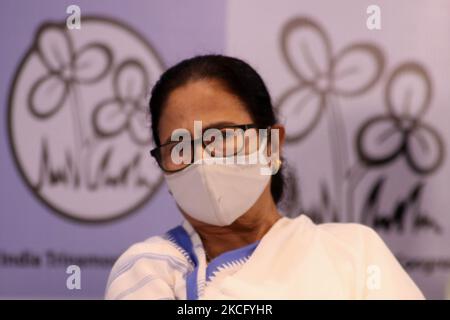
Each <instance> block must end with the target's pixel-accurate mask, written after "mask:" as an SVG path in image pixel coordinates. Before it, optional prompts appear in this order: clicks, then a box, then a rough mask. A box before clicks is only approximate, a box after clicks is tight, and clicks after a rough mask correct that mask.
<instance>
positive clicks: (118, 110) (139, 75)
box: [92, 60, 150, 145]
mask: <svg viewBox="0 0 450 320" xmlns="http://www.w3.org/2000/svg"><path fill="white" fill-rule="evenodd" d="M149 83H150V81H149V79H148V75H147V73H146V72H145V69H144V67H143V66H142V64H141V63H139V61H136V60H126V61H124V62H122V63H121V64H120V65H119V66H118V67H117V69H116V71H115V73H114V76H113V92H114V93H115V96H114V97H112V98H110V99H106V100H104V101H102V102H100V103H99V104H98V105H97V106H96V107H95V108H94V112H93V113H92V126H93V128H94V130H95V132H96V134H97V135H98V136H100V137H103V138H107V137H114V136H116V135H118V134H120V133H122V132H124V131H126V132H128V134H129V136H130V138H131V140H133V142H134V143H136V144H138V145H148V144H149V143H150V129H149V127H148V126H147V125H146V123H145V119H146V107H145V105H146V103H145V98H146V92H147V90H148V88H149V86H150V85H149Z"/></svg>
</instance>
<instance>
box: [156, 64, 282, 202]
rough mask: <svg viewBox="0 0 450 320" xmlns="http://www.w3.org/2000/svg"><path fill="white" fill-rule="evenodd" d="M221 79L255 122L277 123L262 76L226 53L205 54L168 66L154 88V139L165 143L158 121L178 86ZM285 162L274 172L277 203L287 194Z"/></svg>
mask: <svg viewBox="0 0 450 320" xmlns="http://www.w3.org/2000/svg"><path fill="white" fill-rule="evenodd" d="M202 79H205V80H206V79H210V80H218V81H220V83H221V84H223V86H224V88H225V89H227V91H229V92H230V93H231V94H233V95H235V96H236V97H237V98H239V100H240V101H241V102H243V105H244V107H245V108H246V109H247V111H248V113H249V114H250V116H251V117H252V120H253V121H254V123H255V124H256V125H257V126H259V127H268V126H272V125H274V124H276V123H277V118H276V115H275V112H274V108H273V105H272V101H271V98H270V94H269V91H268V90H267V87H266V85H265V84H264V81H263V79H262V78H261V76H260V75H259V74H258V73H257V72H256V71H255V70H254V69H253V68H252V67H251V66H250V65H249V64H248V63H246V62H244V61H242V60H240V59H237V58H233V57H227V56H223V55H202V56H196V57H193V58H190V59H186V60H183V61H181V62H179V63H178V64H176V65H174V66H172V67H171V68H169V69H168V70H166V71H165V72H164V73H163V74H162V75H161V77H160V78H159V80H158V81H157V82H156V84H155V86H154V87H153V89H152V92H151V98H150V103H149V109H150V115H151V127H152V133H153V139H154V141H155V144H156V145H157V146H160V145H161V141H160V138H159V133H158V125H159V120H160V117H161V113H162V110H163V108H164V105H165V104H166V102H167V99H168V97H169V95H170V94H171V93H172V91H174V90H175V89H177V88H179V87H181V86H183V85H185V84H187V83H189V82H192V81H195V80H202ZM282 169H283V166H281V167H280V169H279V170H278V172H277V173H276V174H275V175H273V176H272V181H271V186H270V190H271V193H272V197H273V199H274V201H275V203H279V201H280V200H281V197H282V195H283V189H284V178H283V172H282V171H283V170H282Z"/></svg>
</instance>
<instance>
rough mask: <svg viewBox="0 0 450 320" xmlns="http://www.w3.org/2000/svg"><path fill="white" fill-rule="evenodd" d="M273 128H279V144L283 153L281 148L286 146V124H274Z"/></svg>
mask: <svg viewBox="0 0 450 320" xmlns="http://www.w3.org/2000/svg"><path fill="white" fill-rule="evenodd" d="M271 129H278V146H279V148H280V153H281V149H282V148H283V146H284V139H285V136H286V130H285V129H284V126H283V125H282V124H279V123H277V124H274V125H273V126H271Z"/></svg>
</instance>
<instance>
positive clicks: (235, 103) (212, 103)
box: [158, 79, 253, 144]
mask: <svg viewBox="0 0 450 320" xmlns="http://www.w3.org/2000/svg"><path fill="white" fill-rule="evenodd" d="M194 121H202V128H203V129H204V130H205V129H207V128H215V127H218V126H219V127H220V126H223V125H238V124H249V123H252V122H253V121H252V118H251V116H250V114H249V113H248V112H247V110H246V109H245V107H244V105H243V103H242V102H241V101H240V100H239V98H237V97H236V96H234V95H232V94H231V93H229V92H227V91H226V90H225V88H224V86H223V85H222V84H221V83H220V82H219V81H218V80H209V79H207V80H197V81H193V82H189V83H188V84H186V85H184V86H181V87H179V88H177V89H175V90H174V91H173V92H172V93H171V94H170V95H169V98H168V100H167V102H166V105H165V106H164V109H163V112H162V114H161V119H160V122H159V128H158V129H159V138H160V141H161V143H162V144H163V143H165V142H169V141H170V137H171V135H172V132H173V131H174V130H176V129H180V128H183V129H187V130H189V132H190V133H191V136H192V137H193V134H194Z"/></svg>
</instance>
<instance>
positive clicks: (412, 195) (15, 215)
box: [0, 0, 450, 298]
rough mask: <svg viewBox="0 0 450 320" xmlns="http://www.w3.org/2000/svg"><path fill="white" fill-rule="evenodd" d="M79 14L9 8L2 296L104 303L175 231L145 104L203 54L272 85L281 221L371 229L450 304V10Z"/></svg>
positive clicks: (153, 4)
mask: <svg viewBox="0 0 450 320" xmlns="http://www.w3.org/2000/svg"><path fill="white" fill-rule="evenodd" d="M72 4H73V3H72V2H69V1H57V0H43V1H39V2H37V1H20V2H18V1H12V0H5V1H2V2H1V3H0V8H1V10H0V12H1V21H0V26H1V28H0V34H1V40H2V42H3V43H4V45H3V46H2V60H1V61H0V70H1V75H0V81H1V82H0V96H1V98H2V105H1V112H2V117H1V119H2V125H1V126H0V127H1V134H0V150H1V152H0V157H1V160H0V175H1V179H0V298H80V297H81V298H102V297H103V293H104V289H105V285H106V279H107V276H108V274H109V271H110V268H111V267H112V264H113V263H114V261H115V260H116V259H117V257H118V256H119V255H120V254H121V253H122V252H123V251H124V250H126V249H127V248H128V247H129V246H130V245H131V244H133V243H135V242H137V241H142V240H144V239H146V238H148V237H150V236H152V235H156V234H161V233H163V232H165V231H166V230H168V229H170V228H172V227H173V226H175V225H176V224H178V223H179V222H180V221H181V217H180V214H179V213H178V210H177V207H176V205H175V203H174V201H173V199H172V197H171V196H170V194H169V193H168V190H167V187H166V185H165V183H164V182H163V179H162V174H161V171H160V170H159V168H158V167H157V165H156V163H155V162H154V160H153V159H152V158H151V156H150V154H149V150H150V149H151V148H152V147H153V142H152V137H151V132H150V127H149V117H148V113H147V105H148V99H149V93H150V89H151V87H152V86H153V84H154V83H155V81H156V80H157V79H158V77H159V75H160V74H161V73H162V72H163V71H164V70H165V69H166V68H167V67H169V66H171V65H173V64H174V63H176V62H178V61H180V60H182V59H184V58H188V57H191V56H194V55H197V54H206V53H224V54H229V55H232V56H237V57H239V58H242V59H244V60H246V61H247V62H249V63H250V64H251V65H252V66H254V67H255V68H256V69H257V71H258V72H260V74H261V75H262V77H263V79H264V80H265V81H266V84H267V86H268V88H269V91H270V92H271V95H272V98H273V103H274V106H275V108H276V112H277V114H278V116H279V119H280V121H281V123H282V124H284V125H285V126H286V134H287V135H286V143H285V145H284V148H283V150H282V152H283V156H284V158H285V161H284V162H283V164H284V165H285V166H284V173H285V176H286V179H287V192H286V194H285V198H284V199H283V203H282V206H281V209H282V211H283V212H284V213H285V214H286V215H288V216H290V217H295V216H298V215H299V214H302V213H304V214H307V215H309V216H310V217H311V218H312V219H313V220H315V221H316V222H358V223H363V224H366V225H368V226H371V227H373V228H374V229H376V231H378V232H379V233H380V235H381V236H382V238H383V239H384V240H385V241H386V243H387V244H388V246H389V247H390V248H391V249H392V250H393V252H394V253H395V254H396V256H397V257H398V259H399V260H400V262H401V263H402V264H403V266H404V267H405V268H406V270H407V271H408V273H409V274H410V275H411V276H412V277H413V278H414V280H415V281H416V282H417V284H418V285H419V287H420V288H421V289H422V290H423V292H424V294H425V295H426V296H427V298H443V297H444V294H445V293H444V292H445V286H446V283H448V281H449V275H450V245H449V244H450V219H449V218H450V216H449V215H450V212H449V208H450V160H449V154H448V153H449V152H448V151H449V150H450V126H449V125H448V122H449V120H450V90H449V88H450V86H449V83H450V73H449V70H450V42H449V41H448V39H449V34H450V2H448V1H445V0H436V1H433V2H430V1H425V0H424V1H407V0H396V1H381V0H380V1H376V3H372V2H368V1H360V0H344V1H339V2H337V1H325V0H314V1H313V0H311V1H301V2H299V1H295V0H283V1H269V0H246V1H238V0H230V1H225V0H219V1H208V0H196V1H189V2H186V3H183V4H182V3H180V2H179V1H175V0H169V1H167V0H156V1H145V0H142V1H140V0H133V1H130V2H127V3H126V4H125V3H124V2H123V1H120V0H110V1H84V0H83V1H77V3H76V5H77V6H78V7H79V8H80V10H81V20H80V21H81V28H80V29H76V28H75V29H71V28H69V27H68V25H67V19H68V17H69V16H70V13H67V12H68V11H69V12H70V10H68V7H69V6H71V5H72ZM372 4H376V5H378V9H379V13H380V18H381V20H380V27H381V28H380V29H374V30H372V28H369V26H368V19H369V17H370V16H371V13H370V12H372V11H371V10H372V9H373V7H372V9H371V10H369V13H368V7H370V6H371V5H372ZM369 9H370V8H369ZM74 265H75V266H76V267H75V269H74V267H69V266H74ZM68 267H69V268H68ZM77 268H79V269H77ZM74 272H75V273H76V272H79V274H80V276H81V277H80V279H81V281H80V283H81V286H80V287H76V286H73V285H71V281H72V280H73V278H71V276H72V275H73V274H74Z"/></svg>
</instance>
